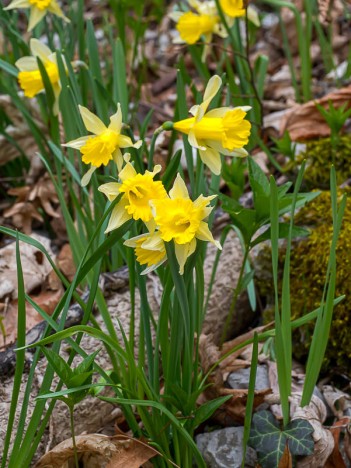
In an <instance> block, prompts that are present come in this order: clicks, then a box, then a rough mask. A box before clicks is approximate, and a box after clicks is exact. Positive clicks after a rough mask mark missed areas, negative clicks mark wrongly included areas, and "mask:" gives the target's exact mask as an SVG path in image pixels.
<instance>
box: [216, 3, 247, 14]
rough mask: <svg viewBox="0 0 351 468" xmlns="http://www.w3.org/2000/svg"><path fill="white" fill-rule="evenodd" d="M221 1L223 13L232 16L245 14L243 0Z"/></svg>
mask: <svg viewBox="0 0 351 468" xmlns="http://www.w3.org/2000/svg"><path fill="white" fill-rule="evenodd" d="M219 3H220V5H221V8H222V10H223V13H224V14H226V15H228V16H230V17H232V18H237V17H238V16H244V15H245V8H244V1H243V0H219Z"/></svg>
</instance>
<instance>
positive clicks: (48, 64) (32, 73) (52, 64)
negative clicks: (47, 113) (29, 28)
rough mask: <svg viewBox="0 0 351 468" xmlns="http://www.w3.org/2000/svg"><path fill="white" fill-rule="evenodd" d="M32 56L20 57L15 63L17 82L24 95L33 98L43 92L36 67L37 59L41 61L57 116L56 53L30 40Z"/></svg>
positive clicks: (58, 87) (58, 81)
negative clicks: (51, 90) (52, 95)
mask: <svg viewBox="0 0 351 468" xmlns="http://www.w3.org/2000/svg"><path fill="white" fill-rule="evenodd" d="M30 51H31V53H32V56H28V57H22V58H20V59H19V60H17V62H16V63H15V65H16V67H17V68H18V69H19V70H20V71H19V73H18V81H19V85H20V87H21V88H22V89H23V91H24V95H25V96H26V97H29V98H33V97H34V96H36V95H37V94H38V93H40V92H42V91H44V89H45V87H44V83H43V79H42V77H41V73H40V70H39V66H38V61H37V58H39V59H40V60H41V62H42V63H43V66H44V67H45V70H46V73H47V75H48V77H49V80H50V83H51V86H52V89H53V91H54V95H55V103H54V113H55V114H58V98H59V95H60V92H61V83H60V76H59V71H58V66H57V62H56V53H55V52H52V51H51V50H50V49H49V47H47V46H46V45H45V44H43V43H41V42H40V41H39V40H38V39H31V40H30Z"/></svg>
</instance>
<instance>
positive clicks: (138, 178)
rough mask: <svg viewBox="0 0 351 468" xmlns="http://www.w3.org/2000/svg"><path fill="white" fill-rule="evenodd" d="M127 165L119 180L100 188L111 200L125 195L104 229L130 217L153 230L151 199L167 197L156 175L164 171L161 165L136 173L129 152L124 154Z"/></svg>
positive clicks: (117, 226) (110, 227) (123, 221)
mask: <svg viewBox="0 0 351 468" xmlns="http://www.w3.org/2000/svg"><path fill="white" fill-rule="evenodd" d="M124 159H125V161H126V165H125V166H124V168H123V169H122V170H121V172H120V173H119V178H120V180H121V183H119V182H108V183H107V184H103V185H101V186H100V187H99V190H100V192H102V193H104V194H105V195H106V196H107V198H108V199H109V200H110V201H113V200H114V199H115V198H116V197H117V196H118V195H120V194H122V197H121V199H120V201H119V202H118V203H117V205H116V206H115V207H114V209H113V210H112V213H111V217H110V220H109V223H108V226H107V229H106V231H105V232H110V231H112V230H113V229H117V228H119V227H120V226H122V224H124V223H125V222H126V221H128V220H129V219H131V218H133V219H135V220H138V219H141V220H142V221H143V222H144V223H145V224H146V225H147V226H148V228H149V230H150V231H151V232H153V231H154V222H153V214H152V211H151V206H150V201H151V200H161V199H163V198H166V197H167V192H166V190H165V188H164V186H163V184H162V182H160V181H155V180H154V177H155V175H156V174H158V173H159V172H160V170H161V166H160V165H159V164H158V165H156V166H155V167H154V170H153V171H152V172H150V171H145V173H144V174H140V173H137V172H136V170H135V169H134V167H133V165H132V164H131V163H130V161H129V154H126V155H125V157H124Z"/></svg>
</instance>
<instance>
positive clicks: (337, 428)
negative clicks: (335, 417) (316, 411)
mask: <svg viewBox="0 0 351 468" xmlns="http://www.w3.org/2000/svg"><path fill="white" fill-rule="evenodd" d="M349 424H350V418H343V419H340V420H339V421H336V422H335V423H334V424H333V426H332V427H330V432H331V433H332V435H333V438H334V449H333V451H332V453H331V455H330V457H329V458H328V460H327V463H326V464H325V468H346V463H345V461H344V459H343V457H342V455H341V453H340V447H339V439H340V433H341V431H342V430H343V429H344V428H345V427H347V426H348V425H349Z"/></svg>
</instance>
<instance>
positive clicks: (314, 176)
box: [295, 135, 351, 190]
mask: <svg viewBox="0 0 351 468" xmlns="http://www.w3.org/2000/svg"><path fill="white" fill-rule="evenodd" d="M332 154H333V148H332V145H331V141H330V138H322V139H320V140H316V141H310V142H307V143H306V150H305V151H303V152H302V153H300V154H299V155H298V156H297V157H296V161H295V163H296V165H299V164H301V162H302V161H303V160H304V159H306V171H305V175H304V181H305V184H306V186H307V187H308V188H320V189H326V190H327V189H328V188H329V184H330V182H329V180H330V179H329V178H330V166H331V164H332V162H333V157H332ZM350 155H351V137H350V135H345V136H342V137H340V140H339V143H338V145H337V147H336V148H335V168H336V173H337V181H338V183H339V184H341V183H343V182H344V181H345V180H347V179H349V178H350V177H351V165H350Z"/></svg>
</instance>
